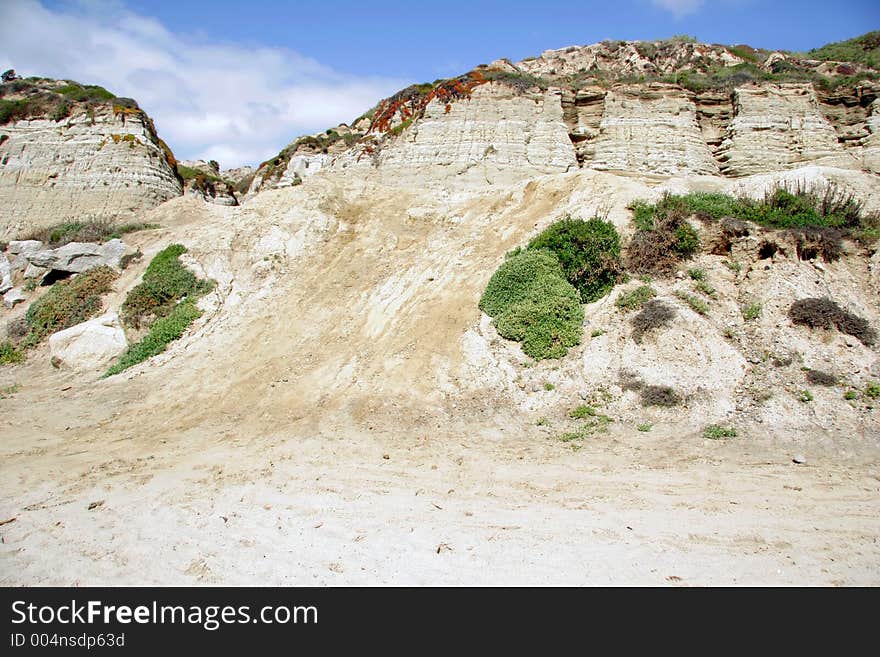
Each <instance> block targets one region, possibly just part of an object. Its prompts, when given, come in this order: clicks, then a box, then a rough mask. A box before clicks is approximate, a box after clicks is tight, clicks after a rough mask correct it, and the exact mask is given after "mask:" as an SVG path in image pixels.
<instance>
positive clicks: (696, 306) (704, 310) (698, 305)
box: [675, 291, 709, 315]
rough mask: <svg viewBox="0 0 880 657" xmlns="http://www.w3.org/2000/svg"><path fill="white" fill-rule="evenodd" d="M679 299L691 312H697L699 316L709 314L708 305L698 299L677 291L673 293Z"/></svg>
mask: <svg viewBox="0 0 880 657" xmlns="http://www.w3.org/2000/svg"><path fill="white" fill-rule="evenodd" d="M675 296H677V297H678V298H679V299H681V300H682V301H684V302H685V303H686V304H687V305H688V306H690V308H691V310H693V311H694V312H697V313H699V314H701V315H708V314H709V304H707V303H706V302H705V301H703V300H702V299H700V298H699V297H695V296H694V295H693V294H688V293H687V292H682V291H678V292H676V293H675Z"/></svg>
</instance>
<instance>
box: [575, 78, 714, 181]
mask: <svg viewBox="0 0 880 657" xmlns="http://www.w3.org/2000/svg"><path fill="white" fill-rule="evenodd" d="M584 165H585V166H589V167H591V168H593V169H618V170H624V171H638V172H642V173H656V174H665V175H675V174H682V173H691V174H708V175H712V174H717V173H718V165H717V164H716V163H715V160H714V159H713V158H712V153H711V151H710V150H709V146H708V144H707V143H706V140H705V138H704V136H703V134H702V133H701V131H700V126H699V124H698V122H697V107H696V104H695V103H694V102H693V101H692V100H691V99H690V98H688V97H687V95H686V94H685V92H684V91H683V90H682V89H680V88H675V87H667V86H658V87H648V88H640V87H619V88H615V89H612V90H610V91H608V92H607V94H605V98H604V111H603V113H602V118H601V120H600V122H599V134H598V136H597V137H596V139H595V143H594V146H593V153H592V157H591V158H589V157H585V158H584Z"/></svg>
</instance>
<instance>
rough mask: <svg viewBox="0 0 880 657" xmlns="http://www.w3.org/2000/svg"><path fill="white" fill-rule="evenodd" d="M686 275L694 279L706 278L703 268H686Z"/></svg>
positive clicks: (701, 279) (703, 279)
mask: <svg viewBox="0 0 880 657" xmlns="http://www.w3.org/2000/svg"><path fill="white" fill-rule="evenodd" d="M688 276H690V277H691V279H693V280H695V281H705V280H706V272H705V270H703V269H688Z"/></svg>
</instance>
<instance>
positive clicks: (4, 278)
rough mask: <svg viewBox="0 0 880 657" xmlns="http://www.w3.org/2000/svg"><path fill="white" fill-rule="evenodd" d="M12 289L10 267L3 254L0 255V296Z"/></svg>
mask: <svg viewBox="0 0 880 657" xmlns="http://www.w3.org/2000/svg"><path fill="white" fill-rule="evenodd" d="M11 289H12V266H11V265H10V264H9V259H8V258H7V257H6V254H5V253H0V294H5V293H6V292H7V291H9V290H11Z"/></svg>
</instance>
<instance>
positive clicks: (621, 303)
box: [614, 285, 657, 311]
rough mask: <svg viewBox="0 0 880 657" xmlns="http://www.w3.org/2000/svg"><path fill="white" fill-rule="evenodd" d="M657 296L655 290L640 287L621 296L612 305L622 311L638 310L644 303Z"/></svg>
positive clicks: (648, 287) (645, 286) (648, 286)
mask: <svg viewBox="0 0 880 657" xmlns="http://www.w3.org/2000/svg"><path fill="white" fill-rule="evenodd" d="M656 296H657V292H656V290H654V288H652V287H651V286H650V285H641V286H639V287H637V288H636V289H634V290H630V291H629V292H626V293H624V294H621V295H620V296H619V297H618V298H617V301H615V302H614V305H615V306H617V307H618V308H620V309H621V310H624V311H629V310H638V309H639V308H641V307H642V306H643V305H644V304H645V302H647V301H649V300H650V299H653V298H654V297H656Z"/></svg>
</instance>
